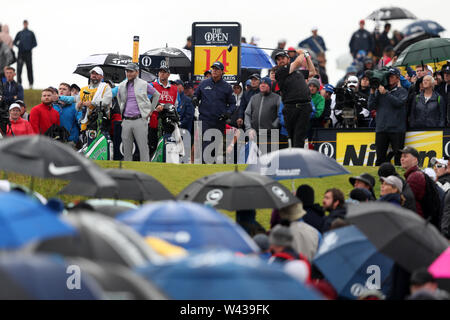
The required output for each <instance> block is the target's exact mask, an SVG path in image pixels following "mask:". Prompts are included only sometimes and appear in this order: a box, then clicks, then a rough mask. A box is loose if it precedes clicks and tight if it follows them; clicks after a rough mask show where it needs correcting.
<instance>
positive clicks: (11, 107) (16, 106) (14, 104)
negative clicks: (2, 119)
mask: <svg viewBox="0 0 450 320" xmlns="http://www.w3.org/2000/svg"><path fill="white" fill-rule="evenodd" d="M14 108H19V110H20V104H18V103H13V104H11V105H10V106H9V110H11V109H14Z"/></svg>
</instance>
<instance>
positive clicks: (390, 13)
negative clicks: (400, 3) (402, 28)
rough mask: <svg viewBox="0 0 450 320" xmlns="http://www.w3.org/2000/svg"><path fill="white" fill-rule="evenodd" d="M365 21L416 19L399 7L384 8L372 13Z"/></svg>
mask: <svg viewBox="0 0 450 320" xmlns="http://www.w3.org/2000/svg"><path fill="white" fill-rule="evenodd" d="M366 19H372V20H400V19H417V17H416V16H415V15H414V14H412V13H411V12H409V11H408V10H406V9H403V8H399V7H385V8H380V9H378V10H375V11H374V12H372V13H371V14H370V15H369V16H368V17H367V18H366Z"/></svg>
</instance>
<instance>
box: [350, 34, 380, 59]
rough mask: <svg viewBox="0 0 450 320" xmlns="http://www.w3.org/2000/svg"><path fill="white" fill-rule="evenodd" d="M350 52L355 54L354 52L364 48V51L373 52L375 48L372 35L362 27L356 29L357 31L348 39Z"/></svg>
mask: <svg viewBox="0 0 450 320" xmlns="http://www.w3.org/2000/svg"><path fill="white" fill-rule="evenodd" d="M349 46H350V52H351V53H352V54H353V55H356V53H357V52H358V51H359V50H364V51H366V52H369V51H370V52H373V51H374V49H375V43H374V41H373V37H372V35H371V34H370V32H369V31H367V30H365V29H363V30H361V29H358V31H355V32H354V33H353V35H352V38H351V39H350V43H349Z"/></svg>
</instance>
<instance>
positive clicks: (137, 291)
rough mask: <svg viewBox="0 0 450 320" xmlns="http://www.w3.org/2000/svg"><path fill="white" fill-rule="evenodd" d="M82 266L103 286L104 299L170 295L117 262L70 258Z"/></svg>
mask: <svg viewBox="0 0 450 320" xmlns="http://www.w3.org/2000/svg"><path fill="white" fill-rule="evenodd" d="M68 261H69V262H70V264H71V265H76V266H79V267H80V270H81V273H83V274H88V275H89V276H90V277H91V278H93V279H94V280H95V281H96V282H97V283H98V284H99V285H100V287H101V288H102V290H103V295H104V299H110V300H167V299H168V297H167V296H166V295H165V294H164V293H162V292H161V290H160V289H159V288H158V287H156V286H155V285H154V284H152V283H151V282H150V281H149V280H147V279H145V278H143V277H142V276H140V275H139V274H137V273H135V272H133V271H132V270H130V269H129V268H126V267H123V266H121V265H117V264H110V263H102V262H94V261H91V260H88V259H83V258H72V259H68Z"/></svg>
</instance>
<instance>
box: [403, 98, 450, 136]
mask: <svg viewBox="0 0 450 320" xmlns="http://www.w3.org/2000/svg"><path fill="white" fill-rule="evenodd" d="M445 108H446V107H445V101H444V99H443V98H442V97H440V95H439V93H437V92H436V91H433V93H432V95H431V97H430V99H428V101H426V102H425V96H424V93H423V92H421V93H420V94H419V95H417V96H416V98H415V99H413V102H412V107H411V114H410V118H409V126H410V127H411V128H429V127H444V126H445V118H446V114H445V111H446V110H445Z"/></svg>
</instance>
